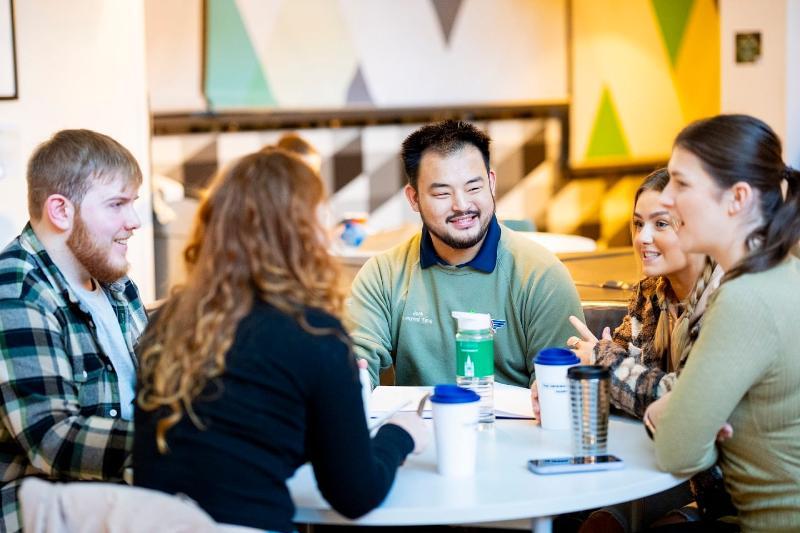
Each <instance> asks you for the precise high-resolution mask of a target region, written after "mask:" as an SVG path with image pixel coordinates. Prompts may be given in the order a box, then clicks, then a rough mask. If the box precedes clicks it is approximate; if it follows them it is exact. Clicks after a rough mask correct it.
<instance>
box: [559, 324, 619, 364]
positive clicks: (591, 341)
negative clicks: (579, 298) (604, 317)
mask: <svg viewBox="0 0 800 533" xmlns="http://www.w3.org/2000/svg"><path fill="white" fill-rule="evenodd" d="M569 322H570V324H572V327H574V328H575V330H576V331H577V332H578V335H580V337H576V336H572V337H570V338H569V339H567V347H568V348H570V349H571V350H572V351H573V352H575V355H577V356H578V357H579V358H580V360H581V364H582V365H592V364H594V347H595V345H596V344H597V343H598V340H597V337H595V336H594V334H593V333H592V332H591V331H589V328H587V327H586V324H584V323H583V322H581V320H580V319H579V318H578V317H576V316H570V317H569ZM603 340H611V330H610V329H609V328H608V327H606V328H604V329H603Z"/></svg>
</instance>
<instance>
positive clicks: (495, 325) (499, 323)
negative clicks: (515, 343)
mask: <svg viewBox="0 0 800 533" xmlns="http://www.w3.org/2000/svg"><path fill="white" fill-rule="evenodd" d="M504 327H506V321H505V320H497V319H492V331H497V330H498V329H502V328H504Z"/></svg>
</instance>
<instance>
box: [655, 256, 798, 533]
mask: <svg viewBox="0 0 800 533" xmlns="http://www.w3.org/2000/svg"><path fill="white" fill-rule="evenodd" d="M712 298H713V301H712V302H711V304H710V306H709V308H708V311H706V315H705V318H704V322H703V327H702V328H701V330H700V336H699V338H698V340H697V343H696V344H695V345H694V347H693V349H692V352H691V355H690V356H689V360H688V363H687V364H686V367H685V369H684V371H683V373H682V374H681V375H680V377H679V379H678V381H677V384H676V385H675V388H674V389H673V391H672V396H671V398H670V400H669V403H668V405H667V407H666V409H665V411H664V413H663V415H662V417H661V419H660V420H659V422H658V428H657V431H656V439H655V448H656V455H657V459H658V463H659V465H660V466H661V467H662V468H663V469H665V470H667V471H670V472H675V473H684V474H691V473H695V472H699V471H701V470H704V469H706V468H708V467H710V466H711V465H713V464H714V462H715V461H717V458H718V457H719V461H720V466H721V467H722V471H723V473H724V475H725V483H726V486H727V488H728V491H729V492H730V493H731V497H732V498H733V502H734V504H735V505H736V507H737V508H738V509H739V514H740V519H741V522H742V527H743V530H744V531H799V530H800V344H798V334H800V261H798V259H797V258H794V257H790V258H788V259H787V260H785V261H784V262H782V263H781V264H779V265H778V266H776V267H774V268H772V269H770V270H767V271H766V272H759V273H756V274H746V275H744V276H740V277H738V278H736V279H734V280H732V281H730V282H726V283H723V284H722V285H721V286H720V288H719V289H718V291H717V293H716V294H715V296H714V297H712ZM726 421H729V422H730V423H731V425H732V426H733V430H734V436H733V438H732V439H730V440H727V441H725V442H724V443H722V444H721V445H719V446H717V445H715V436H716V433H717V431H718V430H719V428H720V427H722V425H723V423H724V422H726Z"/></svg>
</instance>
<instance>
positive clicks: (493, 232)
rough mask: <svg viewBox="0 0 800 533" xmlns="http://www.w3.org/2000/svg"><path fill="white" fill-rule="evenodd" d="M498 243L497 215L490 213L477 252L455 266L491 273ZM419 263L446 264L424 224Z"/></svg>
mask: <svg viewBox="0 0 800 533" xmlns="http://www.w3.org/2000/svg"><path fill="white" fill-rule="evenodd" d="M498 244H500V224H498V223H497V217H495V216H494V215H492V220H491V222H489V229H488V230H487V231H486V237H485V238H484V239H483V244H481V249H480V250H478V254H477V255H476V256H475V257H473V258H472V260H471V261H468V262H466V263H464V264H461V265H456V266H457V267H458V268H461V267H465V266H468V267H472V268H474V269H475V270H479V271H481V272H485V273H487V274H491V273H492V272H494V267H495V265H496V264H497V246H498ZM419 263H420V266H421V267H422V268H428V267H431V266H433V265H435V264H437V263H439V264H442V265H446V264H447V263H446V262H445V261H443V260H442V259H441V258H440V257H439V255H438V254H437V253H436V250H435V249H434V247H433V240H432V239H431V234H430V232H428V228H426V227H425V226H423V227H422V238H421V239H420V244H419Z"/></svg>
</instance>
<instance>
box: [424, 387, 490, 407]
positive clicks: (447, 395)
mask: <svg viewBox="0 0 800 533" xmlns="http://www.w3.org/2000/svg"><path fill="white" fill-rule="evenodd" d="M480 399H481V397H480V396H478V394H477V393H476V392H475V391H473V390H469V389H465V388H463V387H459V386H458V385H436V386H435V387H434V388H433V396H431V401H432V402H435V403H470V402H477V401H479V400H480Z"/></svg>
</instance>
